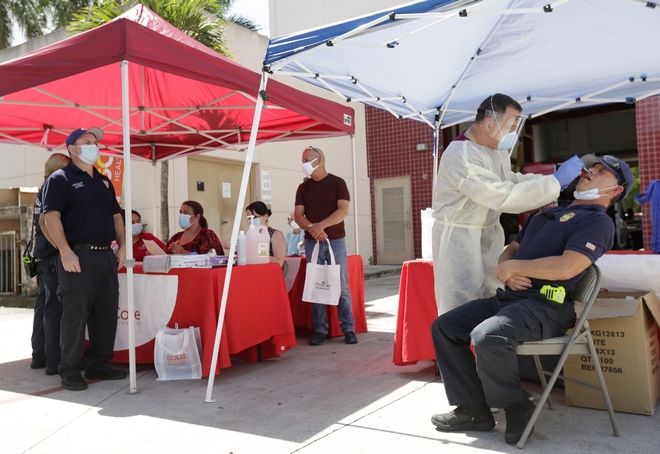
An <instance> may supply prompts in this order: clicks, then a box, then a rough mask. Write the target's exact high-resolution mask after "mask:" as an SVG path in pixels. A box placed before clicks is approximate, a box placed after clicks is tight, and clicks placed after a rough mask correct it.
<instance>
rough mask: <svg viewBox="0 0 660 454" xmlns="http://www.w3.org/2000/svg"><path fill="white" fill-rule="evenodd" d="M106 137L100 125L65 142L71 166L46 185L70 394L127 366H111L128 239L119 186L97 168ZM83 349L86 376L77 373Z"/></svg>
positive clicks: (63, 368) (63, 370)
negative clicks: (101, 143) (114, 245)
mask: <svg viewBox="0 0 660 454" xmlns="http://www.w3.org/2000/svg"><path fill="white" fill-rule="evenodd" d="M101 138H103V131H101V130H100V129H98V128H90V129H84V128H80V129H76V130H75V131H73V132H72V133H71V135H69V137H68V138H67V140H66V146H67V151H68V152H69V155H70V156H71V163H70V164H69V165H68V166H66V167H64V168H63V169H60V170H58V171H56V172H54V173H53V174H52V175H51V176H50V177H49V178H48V180H47V181H46V184H45V185H44V203H43V216H44V220H45V225H46V229H47V234H48V237H49V238H50V239H52V241H53V243H54V244H55V246H56V247H57V249H58V252H59V254H58V257H59V260H58V261H57V277H58V281H59V286H58V289H57V294H58V296H59V298H60V301H61V302H62V309H63V311H62V322H61V325H60V347H61V361H60V364H59V368H58V370H59V374H60V377H61V379H62V386H63V387H64V388H65V389H68V390H71V391H80V390H83V389H87V381H86V380H85V378H86V379H88V380H120V379H123V378H126V371H124V370H117V369H114V368H112V367H110V364H109V361H110V360H111V359H112V356H113V351H114V342H115V334H116V331H117V307H118V298H119V283H118V279H117V271H118V270H119V269H120V268H121V267H122V266H124V262H125V259H126V242H125V238H124V229H123V222H122V217H121V214H120V211H121V209H120V207H119V204H118V203H117V198H116V196H115V191H114V188H113V186H112V184H111V182H110V180H109V179H108V178H107V177H106V176H104V175H102V174H100V173H99V172H98V171H97V170H96V169H95V168H94V167H93V164H94V163H95V162H96V160H97V159H98V157H99V149H98V142H99V140H101ZM113 240H116V241H117V244H118V245H119V250H118V251H117V254H116V256H115V254H114V253H113V251H112V249H111V248H110V243H111V242H112V241H113ZM85 327H87V331H88V333H89V345H88V346H87V347H86V348H84V342H85ZM83 348H84V370H85V378H83V377H82V376H81V373H80V371H81V369H82V365H83V360H82V359H81V357H82V356H83Z"/></svg>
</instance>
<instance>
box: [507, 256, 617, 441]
mask: <svg viewBox="0 0 660 454" xmlns="http://www.w3.org/2000/svg"><path fill="white" fill-rule="evenodd" d="M600 277H601V276H600V270H599V269H598V267H597V266H596V265H591V266H590V267H589V268H587V272H586V273H585V274H584V276H583V277H582V279H580V281H579V282H578V284H577V287H576V289H575V291H574V292H573V300H574V301H575V303H576V309H578V306H579V304H580V303H582V304H584V309H583V310H582V313H581V314H579V318H578V321H577V323H576V324H575V328H574V329H573V332H572V333H570V334H565V335H563V336H560V337H552V338H550V339H544V340H541V341H531V342H523V343H522V344H520V345H519V346H518V347H516V353H517V354H518V355H532V356H534V363H535V364H536V369H537V370H538V372H539V378H540V380H541V384H542V385H543V394H542V395H541V399H540V400H539V402H538V405H537V406H536V410H534V413H533V414H532V417H531V419H530V420H529V422H528V423H527V427H526V428H525V431H524V432H523V435H522V437H521V438H520V441H519V442H518V444H517V446H518V448H520V449H522V448H524V447H525V442H526V441H527V438H529V435H530V433H531V431H532V428H533V427H534V424H535V423H536V420H537V418H538V417H539V414H540V413H541V410H542V409H543V405H544V404H545V402H546V401H547V402H548V407H549V408H550V410H552V409H553V406H552V400H551V399H550V391H552V387H553V386H554V384H555V382H556V381H557V378H559V377H561V378H563V379H564V381H571V382H573V383H577V384H580V385H583V386H586V387H589V388H593V389H599V390H600V391H601V392H602V393H603V398H604V399H605V405H606V407H607V412H608V413H609V415H610V421H611V423H612V430H613V432H614V436H616V437H620V436H621V432H620V431H619V425H618V424H617V422H616V417H615V416H614V410H613V408H612V402H611V401H610V395H609V393H608V392H607V386H606V384H605V378H604V377H603V372H602V370H601V369H600V367H596V368H595V369H596V374H597V375H598V382H599V383H600V387H598V386H594V385H591V384H588V383H584V382H581V381H578V380H574V379H572V378H569V377H565V376H563V375H560V372H561V369H562V367H564V363H565V362H566V358H568V355H591V364H600V362H599V361H598V355H597V354H596V348H595V346H594V340H593V337H592V336H591V329H590V328H589V322H588V321H587V315H588V314H589V311H590V310H591V306H592V305H593V303H594V301H595V300H596V296H597V295H598V291H599V289H600ZM541 355H561V356H560V357H559V361H558V362H557V366H556V367H555V370H554V371H553V372H552V373H551V372H548V371H545V370H543V367H542V366H541V361H540V359H539V356H541ZM546 375H549V376H550V380H549V381H548V382H547V383H546V380H545V376H546Z"/></svg>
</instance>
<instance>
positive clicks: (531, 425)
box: [516, 344, 570, 449]
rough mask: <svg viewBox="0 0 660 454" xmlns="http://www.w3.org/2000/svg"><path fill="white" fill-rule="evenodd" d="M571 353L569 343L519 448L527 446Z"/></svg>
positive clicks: (519, 443)
mask: <svg viewBox="0 0 660 454" xmlns="http://www.w3.org/2000/svg"><path fill="white" fill-rule="evenodd" d="M569 353H570V344H569V345H567V346H566V347H565V348H564V350H563V351H562V353H561V356H560V357H559V361H557V365H556V366H555V370H554V371H553V372H552V375H551V376H550V380H549V381H548V385H547V386H546V388H545V389H544V390H543V394H542V395H541V399H540V400H539V403H538V405H537V406H536V409H535V410H534V413H532V417H531V418H530V420H529V422H528V423H527V427H525V431H524V432H523V434H522V437H520V441H518V443H517V444H516V446H518V448H520V449H523V448H524V447H525V443H526V442H527V439H528V438H529V435H530V433H531V432H532V428H533V427H534V424H536V420H537V419H538V417H539V414H540V413H541V410H543V405H544V404H545V401H546V400H547V399H548V397H549V396H550V391H552V387H553V386H555V382H556V381H557V378H558V377H559V372H560V371H561V369H562V367H564V363H565V362H566V358H568V355H569Z"/></svg>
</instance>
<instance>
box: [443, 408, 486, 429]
mask: <svg viewBox="0 0 660 454" xmlns="http://www.w3.org/2000/svg"><path fill="white" fill-rule="evenodd" d="M431 422H432V423H433V424H434V425H435V430H440V431H444V432H461V431H467V430H479V431H487V430H491V429H493V428H494V427H495V418H493V414H492V413H491V411H490V408H489V407H488V404H471V405H459V406H458V407H456V408H454V409H453V410H452V411H450V412H449V413H443V414H439V415H433V416H432V417H431Z"/></svg>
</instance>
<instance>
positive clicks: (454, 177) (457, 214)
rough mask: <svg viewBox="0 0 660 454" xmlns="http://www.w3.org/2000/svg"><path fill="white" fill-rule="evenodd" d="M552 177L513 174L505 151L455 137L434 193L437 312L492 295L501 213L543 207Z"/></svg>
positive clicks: (554, 190) (553, 190)
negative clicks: (458, 139) (457, 139)
mask: <svg viewBox="0 0 660 454" xmlns="http://www.w3.org/2000/svg"><path fill="white" fill-rule="evenodd" d="M560 189H561V188H560V185H559V181H557V179H556V178H555V177H554V176H552V175H533V174H527V175H523V174H521V173H513V172H512V171H511V164H510V162H509V157H508V153H507V151H505V150H493V149H491V148H488V147H485V146H482V145H478V144H476V143H474V142H471V141H469V140H465V141H454V142H452V143H451V144H449V146H448V147H447V149H446V150H445V152H444V153H443V154H442V158H441V159H440V166H439V169H438V179H437V182H436V186H435V190H434V193H433V218H434V225H433V273H434V277H435V298H436V303H437V305H438V314H443V313H445V312H447V311H449V310H451V309H453V308H455V307H457V306H460V305H461V304H464V303H467V302H468V301H472V300H475V299H479V298H487V297H490V296H493V295H494V294H495V291H496V290H497V288H498V287H502V284H501V283H500V282H499V281H498V280H497V278H496V277H495V268H496V267H497V261H498V258H499V256H500V254H501V253H502V250H503V248H504V230H503V229H502V227H501V226H500V223H499V218H500V214H501V213H521V212H523V211H528V210H532V209H534V208H539V207H542V206H544V205H547V204H549V203H551V202H552V201H554V200H555V199H556V198H557V197H558V196H559V192H560Z"/></svg>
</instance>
